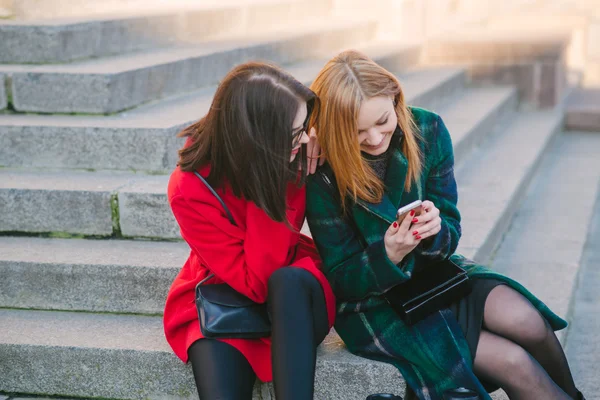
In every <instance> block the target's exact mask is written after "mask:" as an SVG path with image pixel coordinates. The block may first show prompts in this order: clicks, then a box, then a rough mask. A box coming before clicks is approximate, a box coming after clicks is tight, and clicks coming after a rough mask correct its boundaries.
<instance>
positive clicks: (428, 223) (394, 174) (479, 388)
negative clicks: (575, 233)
mask: <svg viewBox="0 0 600 400" xmlns="http://www.w3.org/2000/svg"><path fill="white" fill-rule="evenodd" d="M311 89H312V90H313V91H314V92H315V93H317V95H318V96H319V98H320V100H321V108H320V110H321V111H320V114H319V115H318V116H317V117H316V118H314V121H312V122H313V123H314V125H315V127H316V129H317V132H318V139H319V143H320V144H321V148H322V150H323V152H324V155H325V157H326V158H327V163H326V164H325V165H324V166H323V167H321V169H320V173H317V174H315V175H314V176H312V177H311V178H310V179H309V181H308V183H307V218H308V223H309V226H310V230H311V233H312V235H313V238H314V240H315V242H316V245H317V248H318V250H319V253H320V255H321V257H322V259H323V269H324V272H325V274H326V276H327V278H328V280H329V282H330V283H331V286H332V288H333V290H334V292H335V295H336V297H337V308H338V311H337V320H336V324H335V328H336V331H337V332H338V333H339V335H340V336H341V338H342V339H343V340H344V342H345V344H346V346H347V347H348V349H349V350H350V351H351V352H352V353H354V354H356V355H359V356H362V357H366V358H369V359H373V360H379V361H384V362H387V363H390V364H393V365H395V366H396V367H397V368H398V369H399V370H400V372H401V373H402V375H403V376H404V378H405V380H406V382H407V384H408V385H409V386H410V388H411V389H412V390H413V391H414V393H415V394H416V395H417V396H418V398H419V399H434V400H435V399H442V396H443V392H444V391H445V390H448V389H452V388H456V387H466V388H469V389H472V390H474V391H476V392H478V393H479V395H480V396H481V398H482V399H490V397H489V395H488V393H487V392H488V390H490V391H491V390H494V389H496V388H498V387H501V388H502V389H504V390H505V391H506V392H507V394H508V395H509V397H510V398H511V399H571V398H576V399H577V398H583V397H582V396H581V394H580V393H579V392H578V391H577V389H576V388H575V384H574V383H573V379H572V376H571V372H570V369H569V366H568V364H567V361H566V358H565V355H564V352H563V350H562V347H561V345H560V343H559V341H558V339H557V338H556V335H555V334H554V331H555V330H560V329H563V328H565V327H566V325H567V323H566V321H564V320H563V319H561V318H560V317H558V316H557V315H555V314H554V313H553V312H552V311H551V310H550V309H548V307H547V306H546V305H544V304H543V303H542V302H541V301H540V300H538V299H537V298H536V297H535V296H533V295H532V294H531V293H530V292H529V291H527V289H525V288H524V287H523V286H521V285H520V284H519V283H517V282H515V281H514V280H511V279H509V278H508V277H506V276H503V275H501V274H498V273H495V272H493V271H491V270H489V269H488V268H486V267H484V266H481V265H477V264H475V263H473V262H471V261H469V260H467V259H465V258H464V257H462V256H459V255H456V254H453V253H454V251H455V250H456V248H457V246H458V240H459V238H460V235H461V229H460V214H459V211H458V209H457V207H456V205H457V200H458V195H457V189H456V182H455V179H454V173H453V167H454V159H453V151H452V143H451V140H450V135H449V133H448V131H447V129H446V127H445V125H444V123H443V121H442V119H441V118H440V117H439V116H438V115H436V114H434V113H432V112H430V111H427V110H424V109H420V108H414V107H408V106H406V105H405V102H404V96H403V93H402V90H401V88H400V84H399V82H398V80H397V79H396V78H395V77H394V76H393V75H392V74H391V73H389V72H388V71H386V70H385V69H383V68H382V67H380V66H378V65H377V64H375V63H374V62H373V61H371V60H370V59H368V58H367V57H366V56H364V55H362V54H360V53H358V52H355V51H347V52H344V53H342V54H340V55H338V56H337V57H335V58H334V59H332V60H331V61H330V62H329V63H327V65H326V66H325V67H324V68H323V70H322V71H321V72H320V73H319V75H318V77H317V78H316V79H315V81H314V83H313V85H312V86H311ZM340 199H344V200H343V201H341V200H340ZM415 200H423V211H422V213H421V214H420V215H414V214H413V215H408V216H407V217H406V218H404V219H403V220H402V221H398V222H396V212H397V210H398V208H400V207H401V206H403V205H406V204H409V203H411V202H413V201H415ZM446 258H451V259H452V260H453V261H454V262H456V263H457V264H459V265H460V266H462V267H463V268H465V269H466V270H467V272H468V275H469V277H470V278H471V281H472V286H473V290H472V292H471V293H470V294H469V295H467V296H466V297H465V298H463V299H461V300H459V301H458V302H456V303H455V304H453V305H451V306H450V307H449V308H447V309H443V310H440V311H438V312H435V313H433V314H432V315H430V316H428V317H426V318H425V319H423V320H422V321H420V322H418V323H416V324H415V325H412V326H408V325H406V324H405V323H404V322H403V321H402V319H401V318H400V317H399V316H398V315H397V314H396V313H395V312H394V311H393V309H392V308H391V306H390V305H389V304H388V303H387V301H386V300H385V299H384V297H383V296H382V294H383V293H385V292H386V291H387V290H389V289H390V288H392V287H393V286H395V285H397V284H399V283H402V282H406V281H408V280H410V278H411V275H412V273H413V272H415V271H418V270H420V269H422V268H424V267H425V266H426V265H428V264H429V265H431V263H432V261H437V260H443V259H446ZM580 396H581V397H580Z"/></svg>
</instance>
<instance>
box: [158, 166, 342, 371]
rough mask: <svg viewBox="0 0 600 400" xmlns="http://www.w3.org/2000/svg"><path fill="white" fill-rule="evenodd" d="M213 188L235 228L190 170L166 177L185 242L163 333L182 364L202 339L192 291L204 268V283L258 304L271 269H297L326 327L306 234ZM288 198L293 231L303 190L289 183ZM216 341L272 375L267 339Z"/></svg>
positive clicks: (315, 259)
mask: <svg viewBox="0 0 600 400" xmlns="http://www.w3.org/2000/svg"><path fill="white" fill-rule="evenodd" d="M209 170H210V169H209V167H205V168H202V169H201V170H200V171H199V172H200V174H201V175H202V176H204V177H206V176H208V172H209ZM217 193H219V196H221V198H222V199H223V201H224V202H225V203H226V204H227V207H228V208H229V209H230V210H231V213H232V214H233V218H234V219H235V221H236V223H237V224H238V226H235V225H232V224H231V223H230V222H229V219H228V218H227V215H226V213H225V211H224V210H223V207H222V206H221V204H220V203H219V201H218V200H217V198H216V197H215V196H214V195H212V194H211V193H210V192H209V190H208V189H207V188H206V186H204V184H203V183H202V182H201V181H200V179H198V177H197V176H195V175H194V174H193V173H192V172H183V171H181V170H180V169H179V168H177V169H175V171H174V172H173V174H172V175H171V178H170V180H169V188H168V198H169V203H170V205H171V209H172V210H173V214H174V215H175V218H176V219H177V222H178V223H179V227H180V228H181V235H182V236H183V238H184V239H185V241H186V242H187V243H188V245H189V246H190V248H191V252H190V256H189V258H188V260H187V261H186V263H185V264H184V266H183V268H182V269H181V271H180V272H179V274H178V275H177V277H176V278H175V281H174V282H173V284H172V286H171V289H170V290H169V294H168V296H167V302H166V305H165V312H164V329H165V335H166V338H167V341H168V342H169V344H170V345H171V347H172V348H173V351H174V352H175V354H176V355H177V356H178V357H179V358H180V359H181V360H182V361H184V362H187V359H188V356H187V350H188V348H189V346H191V345H192V343H194V342H195V341H196V340H198V339H200V338H202V334H201V333H200V324H199V322H198V314H197V311H196V305H195V302H194V298H195V294H194V289H195V287H196V284H197V283H198V282H199V281H200V280H202V279H203V278H205V277H206V276H208V275H209V274H210V273H211V272H214V273H215V275H216V277H218V278H214V279H211V280H210V281H209V282H207V283H222V282H226V283H227V284H229V285H230V286H231V287H233V288H234V289H235V290H237V291H238V292H240V293H242V294H244V295H245V296H248V297H249V298H250V299H252V300H254V301H256V302H259V303H263V302H265V301H266V298H267V281H268V279H269V276H271V274H272V273H273V271H275V270H277V269H278V268H281V267H285V266H294V267H298V268H303V269H305V270H307V271H309V272H310V273H312V274H313V275H314V276H315V277H316V278H317V280H318V281H319V282H320V283H321V286H322V287H323V291H324V293H325V300H326V303H327V314H328V316H329V324H330V327H331V326H333V322H334V318H335V299H334V296H333V291H332V290H331V287H330V286H329V283H328V282H327V279H326V278H325V275H323V273H322V272H321V270H320V267H321V261H320V259H319V256H318V253H317V252H316V250H315V247H314V245H313V242H312V239H310V238H308V237H306V236H304V235H302V234H300V233H298V232H293V231H291V230H290V229H289V228H288V227H287V226H285V224H283V223H279V222H275V221H273V220H271V219H270V218H269V217H268V216H267V214H266V213H265V212H264V211H262V210H261V209H259V208H258V207H257V206H256V205H255V204H254V203H253V202H250V201H246V200H243V199H241V198H239V197H236V196H234V194H233V192H232V191H231V189H230V188H226V189H225V190H222V189H219V190H217ZM287 202H288V211H287V215H288V219H289V221H290V223H291V224H292V226H293V227H294V228H296V229H297V230H298V231H299V230H300V228H301V227H302V224H303V222H304V213H305V206H306V201H305V188H304V187H301V188H297V187H296V186H294V185H292V184H290V185H289V187H288V192H287ZM295 249H296V251H294V250H295ZM294 254H295V256H294ZM222 341H223V342H226V343H229V344H231V345H233V346H234V347H235V348H237V349H238V350H239V351H240V352H241V353H242V354H243V355H244V356H245V357H246V359H247V360H248V361H249V362H250V365H252V368H253V369H254V371H255V372H256V375H257V376H258V378H259V379H260V380H261V381H263V382H268V381H271V380H272V376H273V374H272V368H271V340H270V338H265V339H223V340H222Z"/></svg>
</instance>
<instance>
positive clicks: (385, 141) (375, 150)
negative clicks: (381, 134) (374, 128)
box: [360, 135, 392, 156]
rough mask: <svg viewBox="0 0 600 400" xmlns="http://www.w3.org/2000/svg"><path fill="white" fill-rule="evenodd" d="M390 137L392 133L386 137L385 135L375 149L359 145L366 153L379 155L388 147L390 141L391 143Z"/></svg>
mask: <svg viewBox="0 0 600 400" xmlns="http://www.w3.org/2000/svg"><path fill="white" fill-rule="evenodd" d="M391 138H392V135H388V137H386V138H385V139H384V140H383V141H384V143H383V145H382V146H381V147H379V148H377V149H373V148H368V147H363V146H361V147H360V150H361V151H364V152H365V153H367V154H370V155H372V156H378V155H381V154H383V153H385V152H386V151H387V149H388V148H389V147H390V143H391Z"/></svg>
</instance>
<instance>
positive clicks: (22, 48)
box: [0, 0, 331, 64]
mask: <svg viewBox="0 0 600 400" xmlns="http://www.w3.org/2000/svg"><path fill="white" fill-rule="evenodd" d="M206 3H207V4H202V5H196V6H193V8H190V7H189V6H188V7H179V8H172V9H171V10H161V11H154V12H151V13H150V12H148V11H147V7H146V8H145V9H144V10H143V11H142V12H141V13H140V10H139V9H138V10H137V11H136V12H135V13H131V12H130V13H120V14H119V15H113V16H111V17H109V16H101V17H94V18H69V19H65V18H62V19H51V20H40V21H18V20H15V21H11V20H0V37H2V41H0V63H5V64H49V63H65V62H69V61H73V60H81V59H86V58H97V57H106V56H109V55H113V54H123V53H127V52H131V51H136V50H142V49H149V48H155V47H164V46H167V45H171V44H173V43H194V42H198V41H200V40H205V39H207V38H210V37H215V36H219V35H225V34H227V35H231V34H239V35H242V34H247V33H249V32H256V31H259V30H265V29H266V28H267V27H272V26H273V23H274V22H275V23H277V24H284V23H288V24H289V23H297V22H298V21H299V20H302V19H305V18H315V17H320V16H324V15H327V14H328V13H329V11H330V8H331V2H330V1H322V0H308V1H298V0H257V1H252V2H240V1H221V2H219V3H218V4H217V3H216V2H206Z"/></svg>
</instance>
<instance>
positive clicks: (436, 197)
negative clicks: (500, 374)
mask: <svg viewBox="0 0 600 400" xmlns="http://www.w3.org/2000/svg"><path fill="white" fill-rule="evenodd" d="M411 112H412V114H413V118H414V120H415V122H416V125H417V127H418V129H419V131H420V133H421V135H422V137H423V141H422V143H421V148H422V151H423V154H424V159H423V171H422V175H421V179H420V183H418V184H416V185H412V189H411V191H410V192H405V191H404V181H405V178H406V173H407V166H408V164H407V160H406V158H405V156H404V154H403V153H402V151H401V150H400V147H399V143H400V140H401V139H402V137H401V136H402V134H401V132H399V130H397V134H395V135H394V136H395V137H396V140H395V141H392V145H393V146H394V147H395V149H394V150H393V155H392V156H391V159H390V161H389V165H388V169H387V174H386V178H385V187H386V189H385V194H384V197H383V200H382V201H381V203H379V204H370V203H366V202H362V201H359V202H358V203H356V204H353V205H351V207H350V209H349V213H348V214H347V215H346V216H344V215H343V214H342V209H341V205H340V202H339V199H338V197H339V196H337V195H336V194H335V193H337V187H336V186H335V179H333V180H332V181H331V184H332V186H333V187H331V185H328V182H325V180H327V178H326V177H323V175H322V174H319V173H317V174H315V175H313V176H311V177H310V178H309V181H308V182H307V218H308V224H309V226H310V230H311V233H312V235H313V238H314V240H315V242H316V245H317V249H318V250H319V253H320V255H321V257H322V259H323V268H324V272H325V274H326V276H327V278H328V280H329V282H330V283H331V286H332V287H333V290H334V292H335V295H336V297H337V309H338V312H337V317H336V318H337V319H336V324H335V328H336V331H337V332H338V333H339V335H340V336H341V338H342V339H343V340H344V342H345V344H346V346H347V347H348V349H349V350H350V351H351V352H352V353H354V354H356V355H359V356H362V357H366V358H369V359H373V360H379V361H384V362H387V363H390V364H393V365H395V366H396V367H397V368H398V369H399V370H400V372H401V373H402V375H403V377H404V378H405V380H406V381H407V383H408V385H409V386H410V387H411V388H412V389H413V390H414V392H415V393H416V395H417V396H418V397H419V399H441V398H442V393H443V391H444V390H446V389H450V388H455V387H458V386H463V387H468V388H471V389H474V390H476V391H478V392H479V393H480V396H481V398H482V399H488V400H489V399H491V398H490V397H489V395H488V394H487V392H486V391H485V389H484V387H483V386H482V384H481V383H480V382H479V381H478V379H477V378H476V377H475V375H474V374H473V371H472V359H471V354H470V351H469V348H468V345H467V342H466V340H465V338H464V335H463V333H462V331H461V328H460V326H459V325H458V322H457V321H456V318H455V317H454V315H453V314H452V313H451V312H450V311H449V310H441V311H439V312H437V313H435V314H433V315H431V316H429V317H428V318H426V319H424V320H423V321H421V322H419V323H418V324H416V325H414V326H412V327H409V326H407V325H405V324H404V323H403V322H402V320H401V319H400V318H399V317H398V316H397V315H396V314H395V313H394V311H393V310H392V309H391V308H390V306H389V305H388V304H387V302H386V301H385V300H384V299H383V297H382V296H381V294H382V293H384V292H385V291H386V290H388V289H390V288H391V287H392V286H394V285H396V284H398V283H401V282H404V281H406V280H408V279H410V277H411V272H412V271H413V270H414V269H415V267H417V266H419V265H422V264H423V263H428V262H429V261H430V260H436V259H444V258H447V257H452V259H453V260H454V261H455V262H457V263H458V264H459V265H461V266H462V267H464V268H465V269H467V271H468V274H469V276H470V277H471V278H473V279H478V278H492V279H498V280H500V281H503V282H505V283H507V284H508V285H509V286H510V287H512V288H513V289H516V290H517V291H518V292H520V293H521V294H523V295H524V296H525V297H526V298H527V299H528V300H529V301H530V302H531V303H532V304H533V305H534V306H535V307H536V308H537V309H538V310H539V311H540V312H541V313H542V315H543V316H544V317H545V318H546V319H547V320H548V322H549V323H550V325H551V326H552V328H553V329H555V330H559V329H563V328H565V327H566V326H567V323H566V321H564V320H563V319H561V318H560V317H558V316H557V315H556V314H554V313H553V312H552V311H551V310H550V309H549V308H548V307H547V306H546V305H545V304H544V303H542V302H541V301H540V300H539V299H537V298H536V297H535V296H533V295H532V294H531V293H530V292H529V291H527V289H525V288H524V287H523V286H521V285H520V284H519V283H517V282H515V281H514V280H511V279H509V278H508V277H505V276H503V275H501V274H498V273H495V272H493V271H491V270H489V269H488V268H486V267H484V266H482V265H477V264H475V263H474V262H472V261H469V260H467V259H466V258H464V257H462V256H459V255H455V254H453V253H454V251H455V250H456V248H457V246H458V240H459V238H460V235H461V229H460V213H459V211H458V209H457V207H456V204H457V200H458V195H457V189H456V181H455V179H454V172H453V170H454V156H453V150H452V142H451V139H450V135H449V133H448V130H447V129H446V126H445V125H444V123H443V121H442V119H441V118H440V117H439V116H438V115H436V114H434V113H432V112H430V111H427V110H424V109H421V108H411ZM322 168H325V171H326V172H328V174H327V175H328V176H331V177H332V176H333V174H332V172H331V169H330V167H329V166H328V165H327V164H325V165H324V166H323V167H322ZM418 199H421V200H430V201H432V202H433V203H434V204H435V205H436V207H438V208H439V210H440V216H441V217H442V228H441V231H440V232H439V233H438V234H437V235H436V236H435V237H434V238H431V239H428V240H426V241H424V242H423V243H421V245H419V246H418V247H417V248H416V249H415V250H414V251H413V252H411V253H410V254H409V255H408V256H406V257H405V258H404V260H402V262H401V263H400V265H395V264H394V263H392V262H391V261H390V260H389V259H388V257H387V255H386V252H385V246H384V243H383V237H384V234H385V231H386V230H387V229H388V227H389V225H390V224H391V223H393V222H394V220H395V215H396V210H397V209H398V208H399V207H400V206H403V205H406V204H408V203H410V202H412V201H414V200H418ZM351 219H352V220H353V221H352V220H351Z"/></svg>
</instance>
